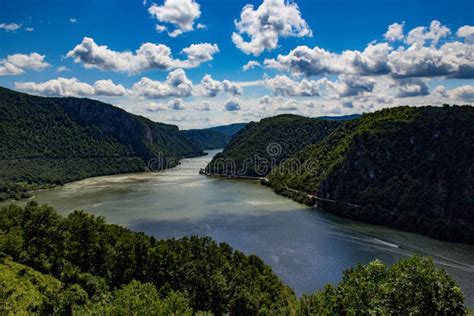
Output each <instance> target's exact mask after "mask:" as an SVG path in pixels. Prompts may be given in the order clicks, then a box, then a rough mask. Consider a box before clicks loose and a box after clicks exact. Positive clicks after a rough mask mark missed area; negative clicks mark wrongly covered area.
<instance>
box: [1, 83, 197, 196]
mask: <svg viewBox="0 0 474 316" xmlns="http://www.w3.org/2000/svg"><path fill="white" fill-rule="evenodd" d="M202 154H203V151H202V149H201V148H200V147H199V146H197V145H195V144H193V142H192V141H191V140H189V139H188V138H186V137H185V136H184V135H183V134H182V133H181V132H180V131H179V129H178V127H177V126H173V125H167V124H161V123H155V122H152V121H150V120H148V119H146V118H144V117H141V116H137V115H133V114H130V113H128V112H126V111H124V110H122V109H120V108H117V107H115V106H112V105H110V104H105V103H102V102H99V101H95V100H90V99H79V98H45V97H37V96H31V95H28V94H23V93H19V92H15V91H11V90H8V89H5V88H1V87H0V161H1V164H0V179H1V180H0V200H1V199H5V198H9V197H12V196H19V195H21V192H25V191H26V190H27V189H33V188H39V187H44V186H50V185H55V184H62V183H66V182H70V181H75V180H79V179H83V178H87V177H91V176H99V175H108V174H116V173H123V172H136V171H143V170H145V169H146V168H148V167H151V168H153V169H160V168H166V167H169V166H173V165H175V164H176V163H177V160H178V159H179V158H182V157H192V156H197V155H202Z"/></svg>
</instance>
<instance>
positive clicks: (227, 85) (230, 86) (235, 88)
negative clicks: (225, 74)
mask: <svg viewBox="0 0 474 316" xmlns="http://www.w3.org/2000/svg"><path fill="white" fill-rule="evenodd" d="M222 86H223V87H224V91H225V92H227V93H229V94H232V95H241V94H242V87H241V86H240V85H239V84H238V83H236V82H232V81H229V80H223V81H222Z"/></svg>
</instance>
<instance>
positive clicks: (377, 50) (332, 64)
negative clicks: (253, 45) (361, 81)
mask: <svg viewBox="0 0 474 316" xmlns="http://www.w3.org/2000/svg"><path fill="white" fill-rule="evenodd" d="M391 49H392V48H391V46H390V45H389V44H387V43H380V44H369V45H368V46H367V47H366V48H365V50H364V51H362V52H360V51H357V50H353V51H352V50H347V51H344V52H343V53H342V54H335V53H331V52H329V51H327V50H325V49H323V48H319V47H315V48H313V49H311V48H309V47H308V46H298V47H296V48H295V49H293V50H292V51H290V53H289V54H288V55H278V57H277V58H276V59H265V61H264V64H265V66H266V67H268V68H274V69H278V70H287V71H290V72H292V73H294V74H304V75H306V76H315V75H320V74H331V73H333V74H339V73H346V74H361V75H374V74H375V75H378V74H386V73H388V72H389V71H390V68H389V66H388V64H387V58H388V53H389V52H390V51H391Z"/></svg>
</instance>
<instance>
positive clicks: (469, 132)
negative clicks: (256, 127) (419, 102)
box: [270, 106, 474, 242]
mask: <svg viewBox="0 0 474 316" xmlns="http://www.w3.org/2000/svg"><path fill="white" fill-rule="evenodd" d="M473 122H474V109H473V108H472V107H468V106H464V107H446V108H435V107H423V108H410V107H400V108H393V109H388V110H383V111H380V112H376V113H373V114H366V115H364V116H363V117H362V118H360V119H359V120H356V121H353V122H350V123H347V124H346V125H345V126H343V127H341V128H340V129H338V130H337V131H335V132H334V133H333V134H332V135H331V136H329V137H328V139H327V140H325V141H324V142H322V143H321V144H318V145H315V146H309V147H307V148H305V149H304V150H302V151H301V152H299V153H297V154H296V155H295V156H293V157H292V159H294V160H299V161H303V162H306V163H307V165H310V166H311V168H301V169H298V170H288V168H284V167H283V166H281V167H280V168H279V170H276V171H275V172H273V173H272V174H271V175H270V178H271V181H272V186H273V187H274V188H275V189H276V190H277V191H283V190H284V186H288V187H291V188H294V189H296V190H301V191H304V192H308V193H311V194H315V195H317V196H319V197H321V198H326V199H331V200H336V201H340V202H344V203H351V204H357V205H360V206H361V207H359V208H352V207H344V206H343V204H338V203H329V202H319V203H320V204H321V206H322V208H324V209H326V210H328V211H331V212H334V213H336V214H339V215H343V216H346V217H350V218H353V219H358V220H363V221H367V222H371V223H377V224H383V225H388V226H393V227H397V228H401V229H405V230H410V231H417V232H421V233H424V234H428V235H430V236H433V237H436V238H440V239H447V240H453V241H463V242H474V178H473V172H472V170H473V167H474V146H473V145H472V143H473V140H474V124H473Z"/></svg>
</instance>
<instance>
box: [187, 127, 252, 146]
mask: <svg viewBox="0 0 474 316" xmlns="http://www.w3.org/2000/svg"><path fill="white" fill-rule="evenodd" d="M245 125H247V123H235V124H230V125H223V126H216V127H210V128H203V129H190V130H185V131H183V133H184V135H185V136H186V137H188V138H189V139H190V140H192V141H193V142H194V144H196V145H198V146H199V147H201V148H203V149H218V148H224V147H225V146H227V144H228V143H229V141H230V140H231V138H232V136H234V135H235V134H236V133H237V132H238V131H239V130H241V129H242V128H244V127H245Z"/></svg>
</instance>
